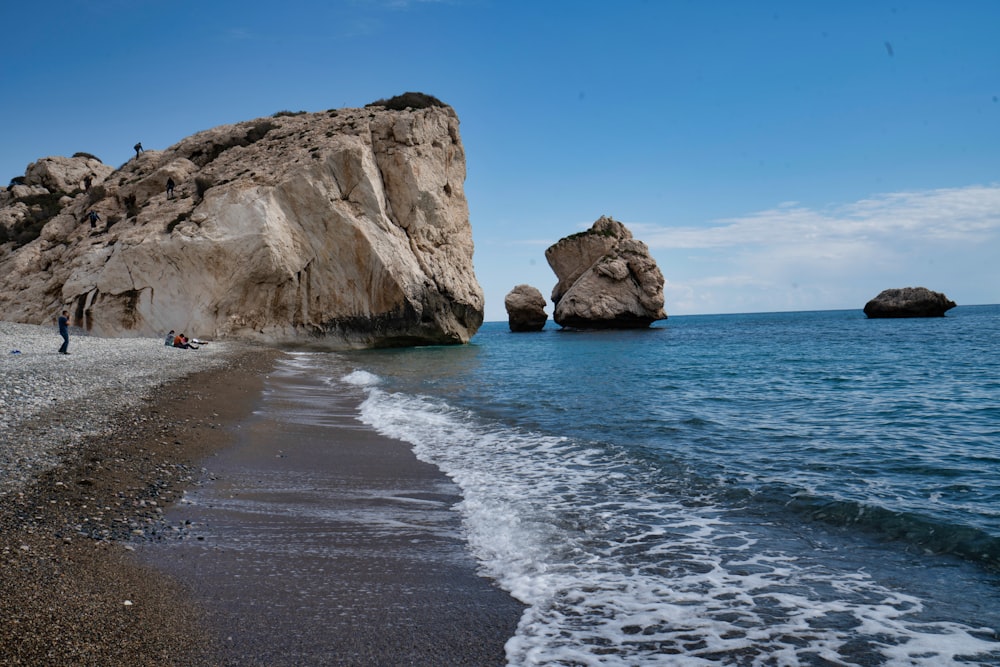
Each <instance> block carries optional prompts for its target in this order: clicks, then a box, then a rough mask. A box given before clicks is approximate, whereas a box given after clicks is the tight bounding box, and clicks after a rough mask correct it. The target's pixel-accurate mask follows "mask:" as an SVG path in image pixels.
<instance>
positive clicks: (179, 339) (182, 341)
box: [174, 333, 198, 350]
mask: <svg viewBox="0 0 1000 667" xmlns="http://www.w3.org/2000/svg"><path fill="white" fill-rule="evenodd" d="M174 347H179V348H181V349H182V350H197V349H198V348H196V347H195V346H194V345H192V344H191V343H189V342H188V337H187V336H185V335H184V334H182V333H179V334H177V336H176V337H175V338H174Z"/></svg>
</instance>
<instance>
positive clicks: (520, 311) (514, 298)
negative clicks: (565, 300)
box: [503, 285, 549, 332]
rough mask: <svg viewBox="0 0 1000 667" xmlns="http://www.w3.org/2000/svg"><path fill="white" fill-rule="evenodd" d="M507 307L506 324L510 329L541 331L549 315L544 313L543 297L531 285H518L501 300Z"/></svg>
mask: <svg viewBox="0 0 1000 667" xmlns="http://www.w3.org/2000/svg"><path fill="white" fill-rule="evenodd" d="M503 305H504V307H506V309H507V324H508V326H510V330H511V331H515V332H522V331H541V330H542V329H544V328H545V322H546V321H548V319H549V316H548V315H546V313H545V297H544V296H542V293H541V292H540V291H538V289H537V288H535V287H532V286H531V285H518V286H517V287H515V288H514V289H512V290H511V291H510V293H508V294H507V296H506V297H505V298H504V300H503Z"/></svg>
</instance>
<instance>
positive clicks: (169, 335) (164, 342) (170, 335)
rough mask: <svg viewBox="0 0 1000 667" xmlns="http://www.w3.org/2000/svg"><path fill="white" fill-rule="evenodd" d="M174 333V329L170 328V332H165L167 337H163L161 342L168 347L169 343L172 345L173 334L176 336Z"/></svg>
mask: <svg viewBox="0 0 1000 667" xmlns="http://www.w3.org/2000/svg"><path fill="white" fill-rule="evenodd" d="M176 335H177V334H176V333H174V330H173V329H171V330H170V333H168V334H167V337H166V338H164V339H163V344H164V345H166V346H167V347H170V346H171V345H173V344H174V336H176Z"/></svg>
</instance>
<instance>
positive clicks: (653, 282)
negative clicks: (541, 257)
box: [545, 216, 667, 329]
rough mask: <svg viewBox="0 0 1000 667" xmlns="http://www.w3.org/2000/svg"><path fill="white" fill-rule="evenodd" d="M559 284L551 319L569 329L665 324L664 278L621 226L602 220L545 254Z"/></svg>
mask: <svg viewBox="0 0 1000 667" xmlns="http://www.w3.org/2000/svg"><path fill="white" fill-rule="evenodd" d="M545 258H546V259H547V260H548V262H549V266H550V267H552V270H553V271H554V272H555V274H556V277H557V278H558V279H559V282H558V283H557V284H556V286H555V288H553V290H552V302H553V303H554V304H555V312H554V313H553V317H552V319H554V320H555V321H556V323H557V324H559V325H560V326H563V327H570V328H582V329H587V328H601V329H606V328H616V329H623V328H642V327H648V326H649V325H650V324H652V323H653V322H655V321H656V320H662V319H666V317H667V314H666V313H665V312H664V310H663V283H664V281H663V274H662V273H661V272H660V269H659V267H657V266H656V261H655V260H654V259H653V258H652V257H651V256H650V254H649V249H648V248H647V247H646V244H645V243H643V242H642V241H637V240H635V239H634V238H632V233H631V232H630V231H629V230H628V229H626V228H625V225H623V224H622V223H620V222H618V221H617V220H613V219H612V218H609V217H606V216H604V217H601V218H600V219H598V220H597V221H596V222H595V223H594V224H593V226H591V228H590V229H589V230H587V231H585V232H581V233H579V234H574V235H572V236H567V237H566V238H564V239H562V240H560V241H558V242H557V243H555V244H554V245H552V246H550V247H549V248H548V249H547V250H546V251H545Z"/></svg>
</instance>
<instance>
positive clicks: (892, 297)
mask: <svg viewBox="0 0 1000 667" xmlns="http://www.w3.org/2000/svg"><path fill="white" fill-rule="evenodd" d="M954 307H955V302H954V301H952V300H950V299H949V298H948V297H946V296H945V295H944V294H942V293H941V292H932V291H931V290H929V289H927V288H926V287H902V288H897V289H887V290H883V291H882V292H880V293H879V295H878V296H877V297H875V298H874V299H872V300H871V301H869V302H868V303H866V304H865V315H867V316H868V317H870V318H873V319H874V318H892V317H944V314H945V311H948V310H951V309H952V308H954Z"/></svg>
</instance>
